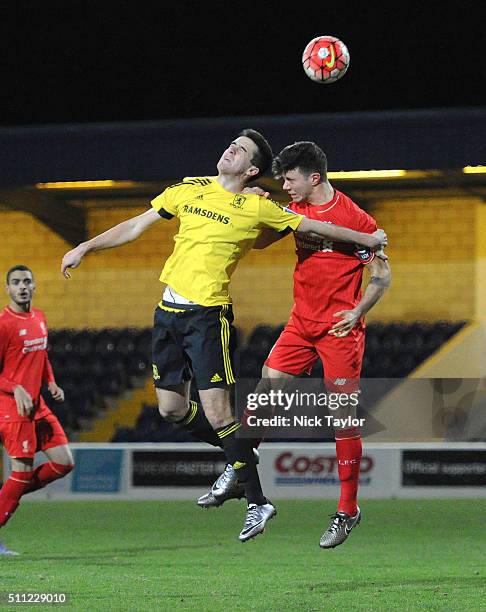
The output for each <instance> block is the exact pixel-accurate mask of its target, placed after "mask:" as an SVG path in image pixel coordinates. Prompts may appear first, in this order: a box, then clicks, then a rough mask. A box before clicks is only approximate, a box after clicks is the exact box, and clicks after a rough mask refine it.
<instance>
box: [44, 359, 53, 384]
mask: <svg viewBox="0 0 486 612" xmlns="http://www.w3.org/2000/svg"><path fill="white" fill-rule="evenodd" d="M42 380H43V381H44V382H46V383H48V384H49V383H51V382H53V383H55V382H56V379H55V377H54V371H53V369H52V365H51V362H50V361H49V357H48V356H47V353H46V360H45V362H44V372H43V374H42Z"/></svg>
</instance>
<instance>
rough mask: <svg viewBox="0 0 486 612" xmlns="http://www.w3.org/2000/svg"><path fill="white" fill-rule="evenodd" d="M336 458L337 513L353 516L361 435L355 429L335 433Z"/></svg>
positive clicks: (356, 495) (360, 452)
mask: <svg viewBox="0 0 486 612" xmlns="http://www.w3.org/2000/svg"><path fill="white" fill-rule="evenodd" d="M335 436H336V457H337V461H338V474H339V480H340V481H341V497H340V498H339V504H338V512H346V514H349V515H350V516H354V515H355V514H356V511H357V497H358V485H359V466H360V464H361V454H362V448H363V447H362V444H361V434H360V432H359V429H358V428H357V427H353V428H351V429H341V430H339V431H336V434H335Z"/></svg>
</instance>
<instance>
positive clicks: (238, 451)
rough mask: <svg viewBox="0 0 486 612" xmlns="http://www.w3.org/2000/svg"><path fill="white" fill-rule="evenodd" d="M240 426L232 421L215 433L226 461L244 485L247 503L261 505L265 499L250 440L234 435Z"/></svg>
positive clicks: (265, 501)
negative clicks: (221, 445) (219, 440)
mask: <svg viewBox="0 0 486 612" xmlns="http://www.w3.org/2000/svg"><path fill="white" fill-rule="evenodd" d="M240 427H241V424H240V423H235V422H234V421H233V422H232V423H230V424H229V425H226V426H225V427H220V428H219V429H216V433H217V434H218V436H219V437H220V439H221V442H222V444H223V450H224V452H225V454H226V457H227V459H228V463H230V464H231V465H232V466H233V468H234V469H235V470H236V473H237V474H238V480H239V481H240V482H241V483H243V485H244V486H245V493H246V499H247V501H248V504H257V505H258V506H261V505H262V504H266V503H267V500H266V498H265V496H264V495H263V491H262V485H261V484H260V478H259V476H258V471H257V467H256V462H255V455H254V454H253V445H252V441H251V440H249V439H247V438H237V437H236V432H237V431H238V429H239V428H240Z"/></svg>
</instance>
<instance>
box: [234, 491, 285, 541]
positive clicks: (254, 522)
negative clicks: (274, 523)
mask: <svg viewBox="0 0 486 612" xmlns="http://www.w3.org/2000/svg"><path fill="white" fill-rule="evenodd" d="M276 514H277V509H276V508H275V506H273V505H272V504H271V503H270V502H269V501H268V500H267V503H266V504H262V505H261V506H257V505H256V504H250V505H249V506H248V509H247V511H246V517H245V524H244V525H243V529H242V530H241V532H240V535H239V536H238V539H239V540H240V542H246V541H247V540H250V539H251V538H254V537H255V536H257V535H258V534H259V533H262V532H263V531H264V530H265V525H266V524H267V521H269V520H270V519H272V518H273V517H274V516H275V515H276Z"/></svg>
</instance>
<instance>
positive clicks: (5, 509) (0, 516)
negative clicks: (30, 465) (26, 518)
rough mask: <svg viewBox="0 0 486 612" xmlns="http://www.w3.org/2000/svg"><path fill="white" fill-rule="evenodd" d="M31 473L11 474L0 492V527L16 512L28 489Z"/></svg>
mask: <svg viewBox="0 0 486 612" xmlns="http://www.w3.org/2000/svg"><path fill="white" fill-rule="evenodd" d="M31 480H32V472H12V473H11V474H10V477H9V478H8V479H7V480H6V482H5V483H4V485H3V487H2V489H1V490H0V527H3V525H5V523H6V522H7V521H8V519H9V518H10V517H11V516H12V514H13V513H14V512H15V510H17V506H18V505H19V500H20V498H21V497H22V495H23V494H24V493H25V491H26V489H28V487H29V485H30V483H31Z"/></svg>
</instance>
